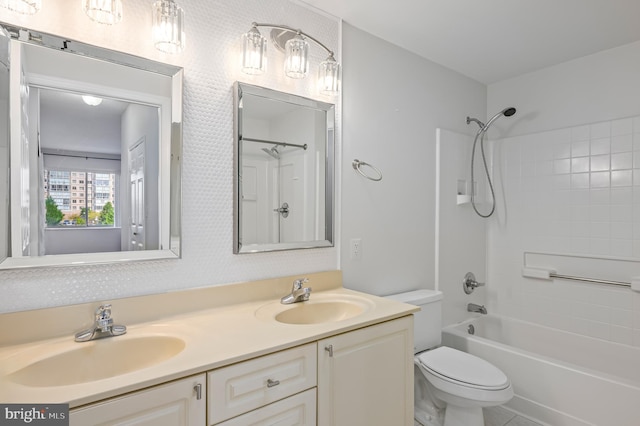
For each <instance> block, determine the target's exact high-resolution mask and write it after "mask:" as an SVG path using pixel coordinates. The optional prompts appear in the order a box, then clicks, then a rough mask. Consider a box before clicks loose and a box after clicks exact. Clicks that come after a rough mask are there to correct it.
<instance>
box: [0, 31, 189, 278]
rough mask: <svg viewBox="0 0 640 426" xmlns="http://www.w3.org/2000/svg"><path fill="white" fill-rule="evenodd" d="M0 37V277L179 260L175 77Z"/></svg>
mask: <svg viewBox="0 0 640 426" xmlns="http://www.w3.org/2000/svg"><path fill="white" fill-rule="evenodd" d="M0 25H2V30H3V32H2V34H1V35H0V39H1V40H0V44H1V45H2V46H0V68H1V69H0V86H1V88H0V115H1V116H2V117H1V118H0V120H2V121H3V123H4V124H6V126H5V127H3V128H5V129H8V131H7V132H6V133H2V134H0V158H4V159H6V160H5V161H4V162H3V163H0V167H1V168H2V171H3V172H2V176H1V177H0V200H2V204H0V208H1V211H0V229H1V231H0V237H2V242H0V256H1V257H0V260H1V263H0V269H8V268H28V267H42V266H63V265H83V264H93V263H110V262H124V261H138V260H151V259H166V258H179V257H180V253H181V251H180V242H181V235H180V217H181V207H180V201H181V200H180V198H181V196H180V194H181V182H180V179H181V170H180V169H181V165H180V163H181V150H182V140H181V139H182V77H183V71H182V68H179V67H175V66H172V65H167V64H162V63H158V62H154V61H150V60H146V59H143V58H139V57H134V56H131V55H127V54H124V53H121V52H115V51H111V50H107V49H103V48H99V47H96V46H91V45H87V44H84V43H81V42H76V41H72V40H68V39H63V38H60V37H57V36H55V35H51V34H43V33H38V32H34V31H31V30H28V29H23V28H16V27H13V26H10V25H5V24H0Z"/></svg>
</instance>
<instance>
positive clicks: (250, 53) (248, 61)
mask: <svg viewBox="0 0 640 426" xmlns="http://www.w3.org/2000/svg"><path fill="white" fill-rule="evenodd" d="M242 45H243V48H242V71H243V72H244V73H246V74H252V75H256V74H262V73H263V72H264V71H265V69H266V65H267V39H266V38H264V37H263V36H262V34H260V31H258V29H257V28H256V27H253V28H251V30H249V32H248V33H245V34H243V35H242Z"/></svg>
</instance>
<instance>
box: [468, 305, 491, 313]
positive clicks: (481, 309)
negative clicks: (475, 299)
mask: <svg viewBox="0 0 640 426" xmlns="http://www.w3.org/2000/svg"><path fill="white" fill-rule="evenodd" d="M467 311H469V312H477V313H480V314H484V315H486V314H487V308H485V307H484V305H476V304H475V303H469V304H468V305H467Z"/></svg>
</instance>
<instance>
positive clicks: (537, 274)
mask: <svg viewBox="0 0 640 426" xmlns="http://www.w3.org/2000/svg"><path fill="white" fill-rule="evenodd" d="M522 276H523V277H527V278H539V279H543V280H550V279H553V278H557V279H559V280H571V281H584V282H588V283H596V284H607V285H617V286H621V287H631V283H630V282H626V281H614V280H602V279H599V278H587V277H576V276H573V275H562V274H557V273H556V272H555V271H551V270H549V269H539V268H523V269H522Z"/></svg>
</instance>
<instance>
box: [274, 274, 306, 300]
mask: <svg viewBox="0 0 640 426" xmlns="http://www.w3.org/2000/svg"><path fill="white" fill-rule="evenodd" d="M308 282H309V280H308V279H307V278H299V279H297V280H295V281H294V282H293V287H292V288H291V293H289V294H287V295H286V296H284V297H283V298H282V299H280V303H282V304H283V305H289V304H291V303H297V302H306V301H307V300H309V296H311V287H303V285H304V284H306V283H308Z"/></svg>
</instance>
